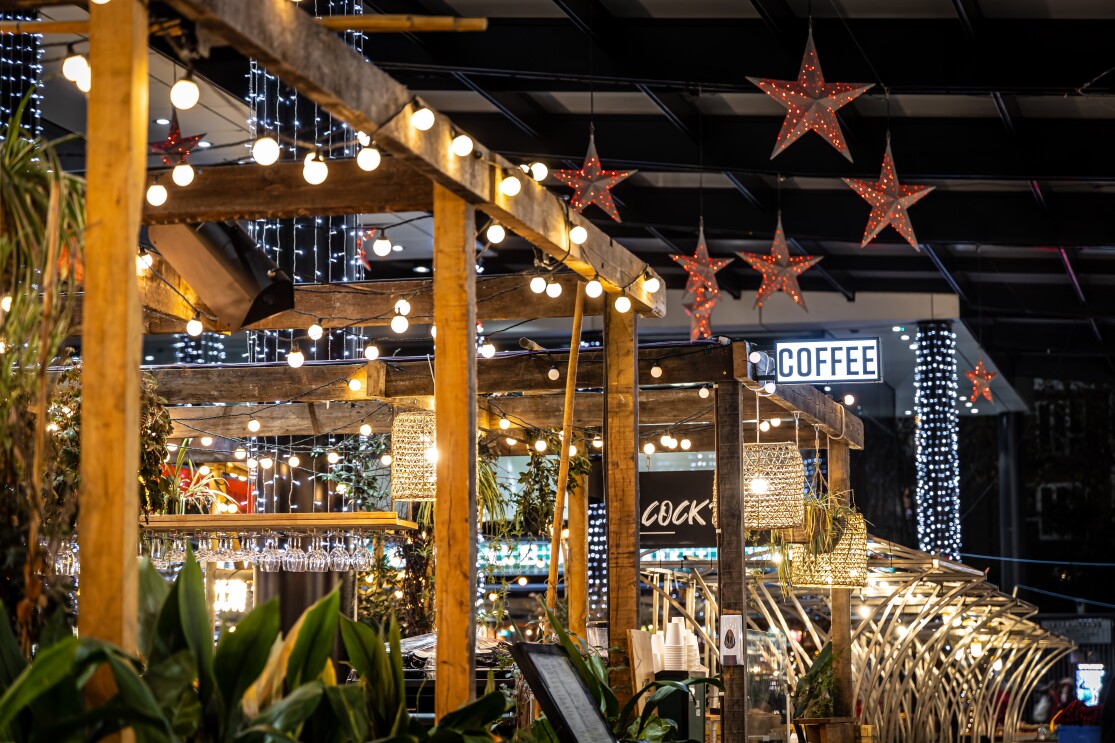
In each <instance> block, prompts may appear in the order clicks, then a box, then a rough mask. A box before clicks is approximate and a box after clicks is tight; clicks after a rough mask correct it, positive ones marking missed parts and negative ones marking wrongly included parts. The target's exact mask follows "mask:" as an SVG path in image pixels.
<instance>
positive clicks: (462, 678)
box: [434, 186, 477, 718]
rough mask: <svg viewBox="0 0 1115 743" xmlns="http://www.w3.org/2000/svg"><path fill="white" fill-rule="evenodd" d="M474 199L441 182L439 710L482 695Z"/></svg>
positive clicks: (437, 291)
mask: <svg viewBox="0 0 1115 743" xmlns="http://www.w3.org/2000/svg"><path fill="white" fill-rule="evenodd" d="M474 229H475V214H474V212H473V207H472V206H471V205H470V204H468V203H467V202H465V201H464V200H462V199H461V198H459V197H458V196H457V195H456V194H454V193H453V192H452V191H449V190H448V189H446V188H443V187H441V186H435V187H434V320H435V321H436V323H437V326H438V328H440V329H441V337H440V339H439V340H438V343H437V348H436V349H435V351H434V358H435V359H436V362H437V367H436V372H437V377H436V379H435V381H434V407H435V409H436V410H437V450H438V460H437V503H436V505H435V507H434V546H435V549H436V551H437V561H436V567H435V581H434V601H435V612H436V623H437V636H438V653H437V669H436V670H437V685H436V688H435V689H434V708H435V709H434V711H435V713H436V715H437V716H438V717H439V718H441V717H443V716H444V715H447V714H449V713H450V712H452V711H453V710H455V709H457V708H458V707H460V706H461V705H462V704H465V703H466V702H469V701H470V700H472V699H473V698H474V697H475V696H476V662H475V661H476V607H475V606H474V605H473V602H474V601H475V597H476V515H477V511H476V270H475V267H474V254H475V250H474V248H473V246H474V244H475V240H474V238H473V230H474Z"/></svg>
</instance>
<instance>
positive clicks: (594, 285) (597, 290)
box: [585, 279, 604, 299]
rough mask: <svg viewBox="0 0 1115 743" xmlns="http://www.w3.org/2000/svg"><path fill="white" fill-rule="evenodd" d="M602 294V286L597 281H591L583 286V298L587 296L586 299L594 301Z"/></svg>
mask: <svg viewBox="0 0 1115 743" xmlns="http://www.w3.org/2000/svg"><path fill="white" fill-rule="evenodd" d="M603 293H604V285H603V284H601V283H600V281H599V280H598V279H593V280H592V281H590V282H588V283H587V284H585V296H587V297H588V298H590V299H596V298H597V297H599V296H600V295H601V294H603Z"/></svg>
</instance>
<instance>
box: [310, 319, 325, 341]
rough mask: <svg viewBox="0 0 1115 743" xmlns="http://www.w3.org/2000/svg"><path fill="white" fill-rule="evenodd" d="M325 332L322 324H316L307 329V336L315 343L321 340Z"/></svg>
mask: <svg viewBox="0 0 1115 743" xmlns="http://www.w3.org/2000/svg"><path fill="white" fill-rule="evenodd" d="M324 332H325V330H324V329H323V328H322V327H321V324H320V323H316V322H315V323H314V324H313V325H311V326H310V327H308V328H306V335H308V336H310V339H311V340H315V341H317V340H321V336H322V334H323V333H324Z"/></svg>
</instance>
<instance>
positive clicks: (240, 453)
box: [232, 446, 248, 461]
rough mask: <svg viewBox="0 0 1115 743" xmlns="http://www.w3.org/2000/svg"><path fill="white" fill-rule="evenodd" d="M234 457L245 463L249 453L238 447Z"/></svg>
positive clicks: (233, 454)
mask: <svg viewBox="0 0 1115 743" xmlns="http://www.w3.org/2000/svg"><path fill="white" fill-rule="evenodd" d="M232 456H234V457H236V458H237V459H238V460H240V461H243V460H245V459H247V457H248V451H247V450H246V449H245V448H244V447H242V446H238V447H236V451H234V452H233V453H232Z"/></svg>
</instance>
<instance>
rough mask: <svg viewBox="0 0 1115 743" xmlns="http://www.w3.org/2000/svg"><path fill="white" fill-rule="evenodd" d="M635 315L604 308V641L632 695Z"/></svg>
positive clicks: (622, 686) (623, 694)
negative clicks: (616, 653) (614, 650)
mask: <svg viewBox="0 0 1115 743" xmlns="http://www.w3.org/2000/svg"><path fill="white" fill-rule="evenodd" d="M637 326H638V318H637V317H636V315H635V313H633V312H630V311H628V312H620V311H619V310H617V309H615V305H614V304H612V303H611V302H609V303H608V305H607V306H606V307H605V309H604V497H605V500H606V503H607V519H608V634H609V637H608V642H609V644H610V646H611V647H612V648H619V657H612V658H609V664H610V665H611V666H613V667H615V668H616V669H617V670H615V671H613V672H612V688H613V689H615V690H616V696H617V697H619V700H620V703H621V704H623V703H624V702H625V701H626V700H627V699H628V698H630V697H631V694H632V689H631V679H632V667H631V666H632V664H631V662H630V652H629V649H628V642H627V631H628V630H632V629H638V628H639V529H638V519H637V518H636V512H637V510H638V503H639V460H638V456H639V452H638V445H639V378H638V372H639V366H638V358H639V353H638V343H639V336H638V329H637Z"/></svg>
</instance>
